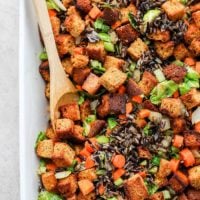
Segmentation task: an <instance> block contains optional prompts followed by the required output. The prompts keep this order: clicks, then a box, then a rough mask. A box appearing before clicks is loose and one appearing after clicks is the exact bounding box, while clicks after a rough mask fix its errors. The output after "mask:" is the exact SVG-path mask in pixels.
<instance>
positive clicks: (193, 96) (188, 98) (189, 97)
mask: <svg viewBox="0 0 200 200" xmlns="http://www.w3.org/2000/svg"><path fill="white" fill-rule="evenodd" d="M180 98H181V100H182V101H183V104H184V105H185V106H186V108H187V109H189V110H190V109H192V108H194V107H196V106H198V105H200V92H199V91H198V90H197V89H195V88H193V89H191V90H190V91H189V92H188V93H186V94H184V95H182V96H181V97H180Z"/></svg>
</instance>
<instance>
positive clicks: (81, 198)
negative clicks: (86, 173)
mask: <svg viewBox="0 0 200 200" xmlns="http://www.w3.org/2000/svg"><path fill="white" fill-rule="evenodd" d="M77 200H96V194H95V192H91V193H90V194H88V195H83V194H82V193H81V192H79V194H78V196H77Z"/></svg>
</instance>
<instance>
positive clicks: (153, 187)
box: [147, 183, 159, 195]
mask: <svg viewBox="0 0 200 200" xmlns="http://www.w3.org/2000/svg"><path fill="white" fill-rule="evenodd" d="M147 189H148V193H149V194H150V195H152V194H154V193H155V192H157V190H158V189H159V187H158V186H157V185H155V184H152V183H151V184H147Z"/></svg>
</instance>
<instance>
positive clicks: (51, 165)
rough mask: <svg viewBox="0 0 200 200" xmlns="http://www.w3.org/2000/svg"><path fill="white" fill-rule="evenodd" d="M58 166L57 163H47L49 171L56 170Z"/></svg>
mask: <svg viewBox="0 0 200 200" xmlns="http://www.w3.org/2000/svg"><path fill="white" fill-rule="evenodd" d="M56 168H57V167H56V165H55V164H54V163H48V164H46V169H47V171H53V172H55V171H56Z"/></svg>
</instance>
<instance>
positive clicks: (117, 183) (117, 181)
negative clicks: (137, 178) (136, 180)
mask: <svg viewBox="0 0 200 200" xmlns="http://www.w3.org/2000/svg"><path fill="white" fill-rule="evenodd" d="M123 182H124V181H123V179H122V178H118V179H117V180H116V181H115V182H114V184H115V185H116V186H120V185H122V184H123Z"/></svg>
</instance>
